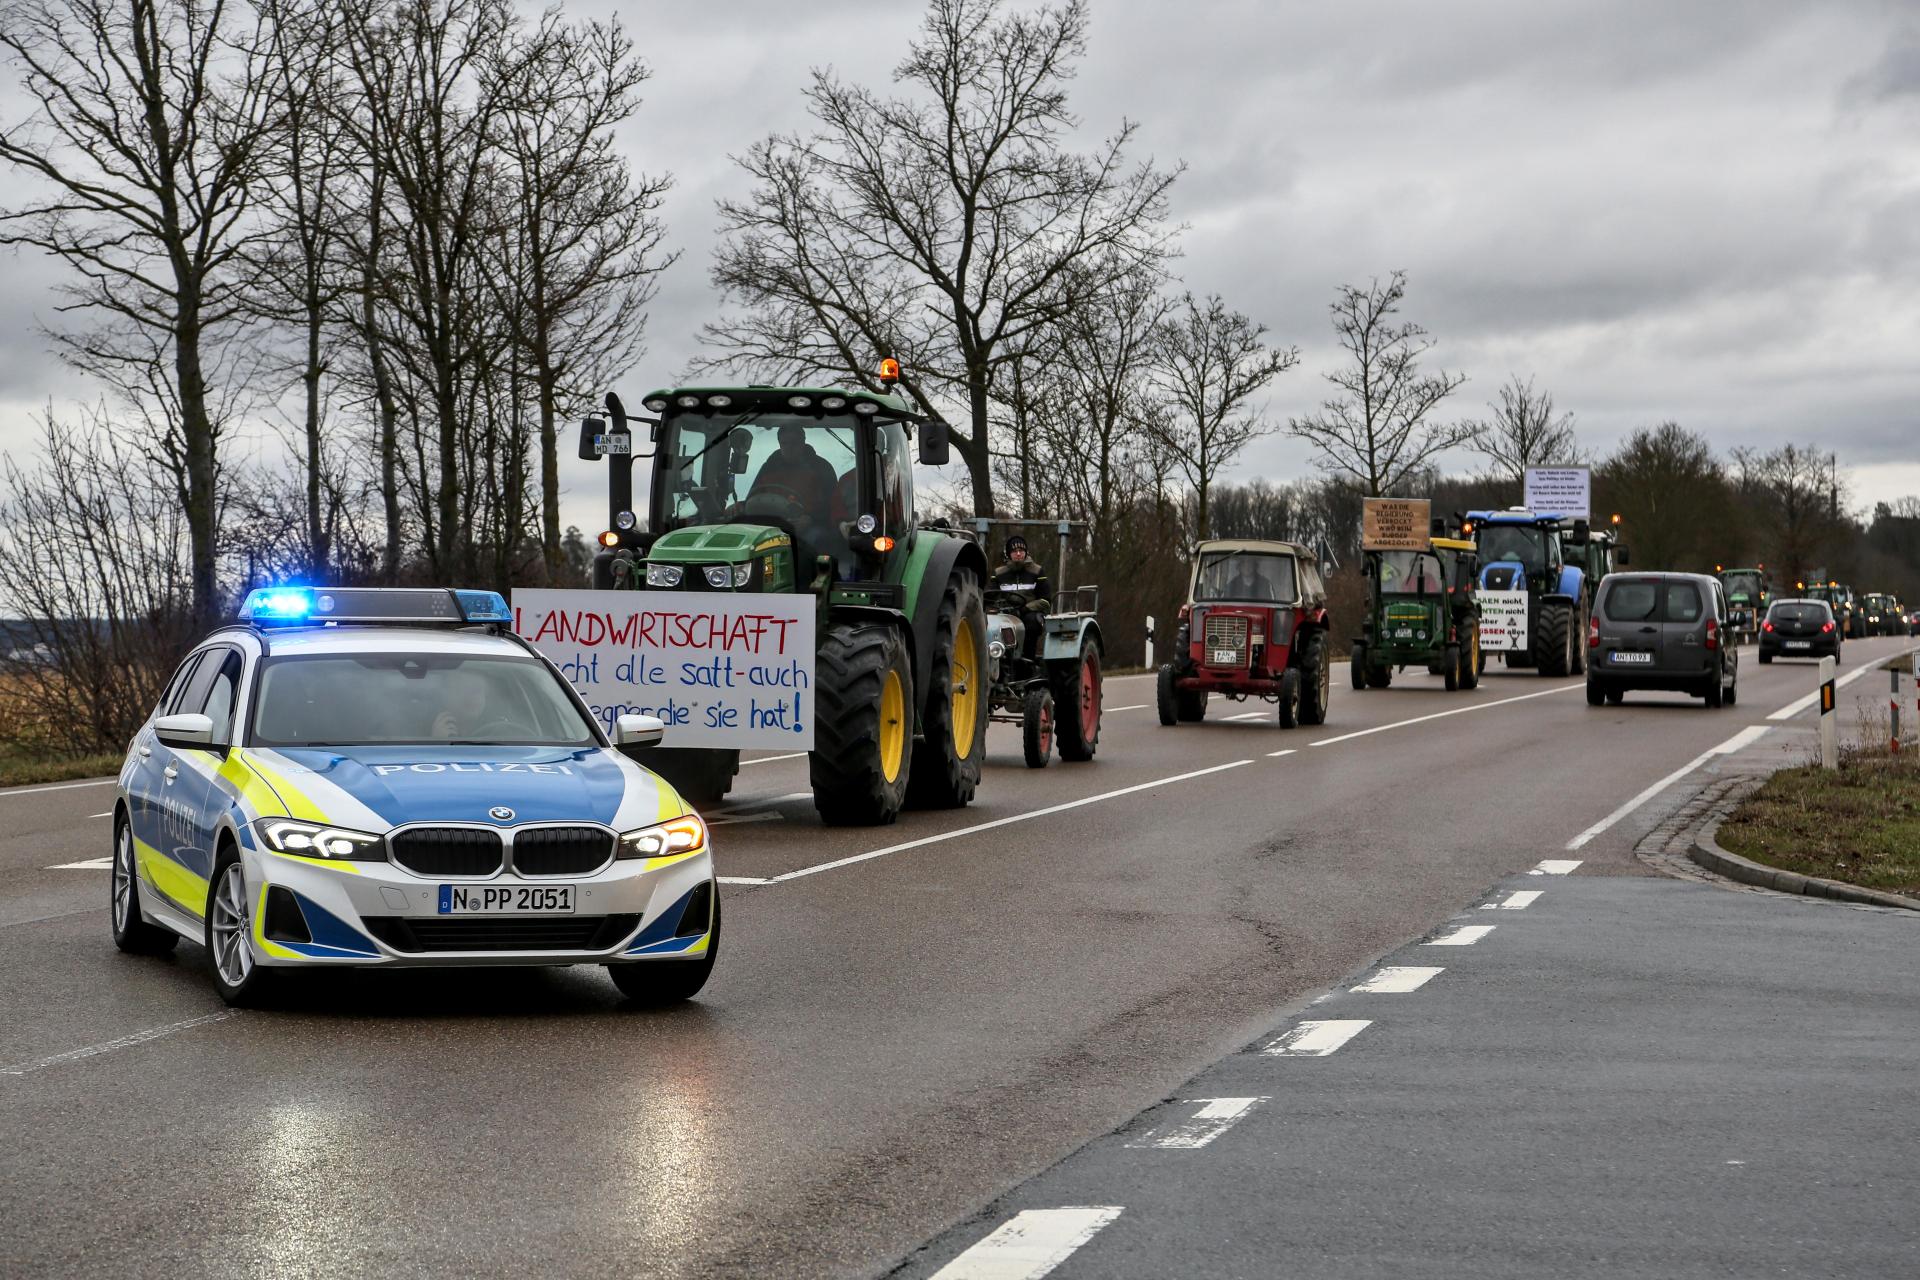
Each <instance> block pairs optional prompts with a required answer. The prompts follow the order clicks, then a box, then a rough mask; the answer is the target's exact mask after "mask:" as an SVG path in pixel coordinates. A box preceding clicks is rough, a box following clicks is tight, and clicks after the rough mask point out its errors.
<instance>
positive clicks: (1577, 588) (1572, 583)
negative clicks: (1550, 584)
mask: <svg viewBox="0 0 1920 1280" xmlns="http://www.w3.org/2000/svg"><path fill="white" fill-rule="evenodd" d="M1560 594H1561V595H1563V596H1565V597H1567V598H1568V599H1569V600H1578V599H1580V598H1581V596H1582V595H1583V594H1585V575H1584V574H1582V573H1581V572H1580V570H1578V569H1576V568H1575V567H1574V566H1572V565H1570V564H1567V565H1561V566H1560Z"/></svg>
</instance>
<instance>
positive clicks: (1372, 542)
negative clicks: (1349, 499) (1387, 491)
mask: <svg viewBox="0 0 1920 1280" xmlns="http://www.w3.org/2000/svg"><path fill="white" fill-rule="evenodd" d="M1432 507H1433V504H1432V503H1431V502H1429V501H1427V499H1425V498H1362V499H1361V500H1360V546H1361V548H1362V549H1364V550H1367V551H1425V550H1426V549H1427V535H1428V531H1429V529H1431V527H1432V525H1431V523H1430V521H1431V519H1432V516H1431V511H1432Z"/></svg>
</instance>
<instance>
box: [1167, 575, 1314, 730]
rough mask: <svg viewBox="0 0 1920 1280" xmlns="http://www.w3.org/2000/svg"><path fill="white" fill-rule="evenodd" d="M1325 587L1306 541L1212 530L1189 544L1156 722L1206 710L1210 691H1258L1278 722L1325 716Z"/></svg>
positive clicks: (1196, 716) (1199, 715)
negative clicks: (1189, 571)
mask: <svg viewBox="0 0 1920 1280" xmlns="http://www.w3.org/2000/svg"><path fill="white" fill-rule="evenodd" d="M1327 628H1328V621H1327V590H1326V586H1325V585H1324V584H1323V583H1322V582H1321V580H1320V568H1319V565H1318V563H1317V562H1316V560H1315V558H1314V555H1313V553H1312V552H1311V551H1309V550H1308V549H1307V548H1305V547H1303V546H1300V545H1299V544H1297V543H1292V542H1263V541H1253V540H1248V539H1217V540H1214V541H1211V542H1203V543H1201V544H1200V545H1199V546H1198V547H1197V548H1195V550H1194V555H1193V575H1192V577H1191V579H1190V580H1189V582H1188V586H1187V603H1186V604H1185V605H1183V606H1182V607H1181V609H1180V631H1179V636H1178V638H1177V640H1176V641H1175V644H1174V659H1173V661H1172V662H1169V663H1167V664H1166V665H1165V666H1163V667H1161V668H1160V687H1159V704H1160V723H1161V724H1179V723H1183V722H1186V723H1190V722H1193V721H1197V720H1202V719H1205V718H1206V714H1207V700H1208V698H1209V697H1210V696H1211V695H1213V694H1216V693H1217V694H1220V695H1221V696H1222V697H1224V698H1227V699H1228V700H1229V701H1233V702H1240V701H1244V700H1245V699H1247V698H1253V697H1257V698H1262V699H1265V700H1266V701H1268V702H1273V703H1277V704H1278V706H1279V719H1280V727H1281V728H1282V729H1291V728H1293V727H1294V726H1295V725H1300V724H1320V723H1322V722H1324V721H1325V720H1326V718H1327V693H1328V689H1329V687H1330V684H1331V682H1330V680H1329V679H1328V654H1327V645H1328V637H1327Z"/></svg>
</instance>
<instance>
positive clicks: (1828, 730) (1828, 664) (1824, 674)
mask: <svg viewBox="0 0 1920 1280" xmlns="http://www.w3.org/2000/svg"><path fill="white" fill-rule="evenodd" d="M1833 669H1834V661H1833V659H1832V658H1822V659H1820V764H1821V767H1823V768H1827V769H1838V768H1839V767H1840V745H1839V742H1838V741H1837V740H1836V738H1835V733H1834V724H1833V720H1834V715H1835V713H1836V711H1837V707H1836V706H1835V701H1836V700H1835V698H1834V689H1833Z"/></svg>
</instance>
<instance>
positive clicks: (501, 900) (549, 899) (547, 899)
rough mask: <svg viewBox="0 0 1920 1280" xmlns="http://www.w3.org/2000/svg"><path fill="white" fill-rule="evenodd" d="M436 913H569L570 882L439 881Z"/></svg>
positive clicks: (489, 914)
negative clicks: (452, 882)
mask: <svg viewBox="0 0 1920 1280" xmlns="http://www.w3.org/2000/svg"><path fill="white" fill-rule="evenodd" d="M440 914H441V915H443V916H495V915H514V916H518V915H548V916H570V915H572V914H573V886H572V885H570V884H472V885H468V884H443V885H441V886H440Z"/></svg>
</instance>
